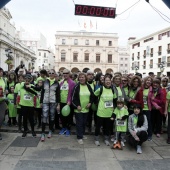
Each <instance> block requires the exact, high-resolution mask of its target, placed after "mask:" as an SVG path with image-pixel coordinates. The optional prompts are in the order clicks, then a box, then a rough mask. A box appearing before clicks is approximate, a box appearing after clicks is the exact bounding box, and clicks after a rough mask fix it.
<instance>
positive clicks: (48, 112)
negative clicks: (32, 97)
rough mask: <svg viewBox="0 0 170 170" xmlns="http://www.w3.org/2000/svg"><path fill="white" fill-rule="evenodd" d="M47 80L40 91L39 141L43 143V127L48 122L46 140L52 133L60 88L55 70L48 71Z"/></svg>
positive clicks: (58, 106) (58, 107)
mask: <svg viewBox="0 0 170 170" xmlns="http://www.w3.org/2000/svg"><path fill="white" fill-rule="evenodd" d="M48 74H49V78H48V79H47V80H45V81H44V84H43V86H42V90H41V98H40V103H41V106H42V134H41V141H42V142H44V141H45V127H46V124H47V122H48V120H49V133H48V136H47V137H48V138H51V137H52V131H53V127H54V121H55V112H56V109H57V110H58V111H59V110H60V86H59V83H58V81H56V79H55V76H56V73H55V70H53V69H51V70H50V71H49V73H48Z"/></svg>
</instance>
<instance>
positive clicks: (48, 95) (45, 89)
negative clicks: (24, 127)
mask: <svg viewBox="0 0 170 170" xmlns="http://www.w3.org/2000/svg"><path fill="white" fill-rule="evenodd" d="M40 103H60V86H59V83H58V82H57V81H54V83H53V84H52V85H51V86H50V81H49V80H48V79H47V80H45V81H44V84H43V86H42V90H41V98H40Z"/></svg>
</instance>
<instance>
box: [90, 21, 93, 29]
mask: <svg viewBox="0 0 170 170" xmlns="http://www.w3.org/2000/svg"><path fill="white" fill-rule="evenodd" d="M92 28H93V24H92V22H91V20H90V29H92Z"/></svg>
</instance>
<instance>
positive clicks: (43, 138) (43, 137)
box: [41, 133, 45, 142]
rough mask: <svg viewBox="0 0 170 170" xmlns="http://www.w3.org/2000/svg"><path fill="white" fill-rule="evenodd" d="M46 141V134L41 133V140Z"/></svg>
mask: <svg viewBox="0 0 170 170" xmlns="http://www.w3.org/2000/svg"><path fill="white" fill-rule="evenodd" d="M44 141H45V134H44V133H42V134H41V142H44Z"/></svg>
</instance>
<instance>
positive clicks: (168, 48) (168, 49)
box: [167, 44, 170, 54]
mask: <svg viewBox="0 0 170 170" xmlns="http://www.w3.org/2000/svg"><path fill="white" fill-rule="evenodd" d="M167 53H168V54H170V44H168V45H167Z"/></svg>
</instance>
